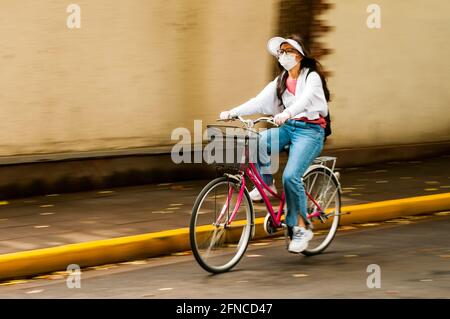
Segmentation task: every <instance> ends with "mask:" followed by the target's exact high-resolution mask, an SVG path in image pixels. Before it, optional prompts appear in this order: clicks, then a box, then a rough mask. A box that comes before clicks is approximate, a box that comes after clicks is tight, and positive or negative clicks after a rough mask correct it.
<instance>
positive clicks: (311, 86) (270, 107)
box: [231, 68, 328, 120]
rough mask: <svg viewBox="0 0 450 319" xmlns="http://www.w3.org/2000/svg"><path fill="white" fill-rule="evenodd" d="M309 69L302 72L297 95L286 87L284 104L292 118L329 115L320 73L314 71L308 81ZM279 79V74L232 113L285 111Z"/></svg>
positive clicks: (315, 117)
mask: <svg viewBox="0 0 450 319" xmlns="http://www.w3.org/2000/svg"><path fill="white" fill-rule="evenodd" d="M307 71H308V69H307V68H303V69H302V71H301V72H300V75H299V77H298V79H297V86H296V89H295V95H293V94H292V93H291V92H289V91H288V90H287V89H286V90H285V91H284V93H283V94H282V95H281V98H282V100H283V104H284V105H285V106H286V108H287V109H288V110H289V111H290V113H291V114H292V118H300V117H303V116H305V117H307V118H308V119H309V120H316V119H318V118H319V115H322V116H323V117H325V116H327V115H328V104H327V101H326V99H325V94H324V92H323V88H322V81H321V79H320V76H319V74H318V73H317V72H314V71H312V72H311V73H310V74H309V75H308V80H307V81H306V74H307ZM277 79H278V76H277V77H276V78H275V79H274V80H273V81H272V82H270V83H269V84H267V86H266V87H265V88H264V89H263V90H262V91H261V92H260V93H259V94H258V95H257V96H255V97H254V98H251V99H250V100H248V101H247V102H245V103H243V104H241V105H239V106H237V107H235V108H233V109H231V114H232V115H252V114H256V113H261V114H270V115H276V114H278V113H281V112H283V107H282V106H278V104H279V103H278V102H279V101H278V97H277ZM305 82H306V83H305Z"/></svg>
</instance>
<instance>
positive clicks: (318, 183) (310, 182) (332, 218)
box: [302, 167, 341, 256]
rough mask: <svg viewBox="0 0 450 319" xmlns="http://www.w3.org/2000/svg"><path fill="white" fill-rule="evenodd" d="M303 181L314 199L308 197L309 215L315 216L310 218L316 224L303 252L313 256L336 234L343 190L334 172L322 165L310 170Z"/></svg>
mask: <svg viewBox="0 0 450 319" xmlns="http://www.w3.org/2000/svg"><path fill="white" fill-rule="evenodd" d="M303 183H304V187H305V190H306V191H307V192H308V193H309V194H310V195H311V197H312V199H313V200H314V201H313V200H311V198H309V197H308V201H307V205H308V215H312V216H314V217H311V218H310V222H311V223H312V224H313V226H314V229H313V232H314V238H313V239H312V240H310V242H309V244H308V248H307V249H306V250H304V251H303V252H302V253H303V254H304V255H306V256H312V255H317V254H320V253H321V252H323V251H324V250H325V249H326V248H327V247H328V246H329V245H330V243H331V241H332V240H333V238H334V236H335V235H336V232H337V229H338V227H339V221H340V213H341V191H340V188H339V184H338V181H337V179H336V177H335V176H334V174H333V173H332V172H331V171H330V170H328V169H324V168H321V167H317V168H314V169H313V170H311V171H310V172H308V173H307V174H306V176H305V177H304V178H303ZM314 202H315V203H314ZM316 203H317V204H318V205H319V207H320V208H321V209H319V207H318V206H317V205H316Z"/></svg>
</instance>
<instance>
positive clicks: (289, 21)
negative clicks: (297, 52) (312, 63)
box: [274, 0, 333, 76]
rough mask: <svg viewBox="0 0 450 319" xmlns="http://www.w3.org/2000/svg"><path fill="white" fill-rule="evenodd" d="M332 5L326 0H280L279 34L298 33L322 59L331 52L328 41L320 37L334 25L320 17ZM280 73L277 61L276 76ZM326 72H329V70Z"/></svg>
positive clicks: (317, 56) (275, 65)
mask: <svg viewBox="0 0 450 319" xmlns="http://www.w3.org/2000/svg"><path fill="white" fill-rule="evenodd" d="M332 6H333V5H332V4H330V3H329V2H328V1H326V0H280V2H279V19H278V35H280V36H285V35H288V34H290V33H298V34H299V35H300V36H302V38H303V39H304V41H305V45H306V46H307V47H308V49H309V50H310V52H311V54H312V55H313V56H314V57H316V58H318V59H319V60H320V58H321V57H323V56H324V55H327V54H330V53H331V50H330V49H329V48H327V46H326V43H322V42H320V37H321V36H322V35H323V34H324V33H326V32H329V31H330V30H331V29H332V27H330V26H329V25H327V23H326V21H325V20H321V19H319V18H318V17H319V16H320V15H321V14H323V13H324V11H326V10H329V9H330V8H332ZM278 73H279V69H278V67H277V64H276V62H275V63H274V74H275V76H276V75H278ZM326 73H328V74H329V72H326Z"/></svg>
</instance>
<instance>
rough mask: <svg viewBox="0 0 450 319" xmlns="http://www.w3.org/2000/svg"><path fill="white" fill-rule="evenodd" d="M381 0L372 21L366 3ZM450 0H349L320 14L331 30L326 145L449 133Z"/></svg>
mask: <svg viewBox="0 0 450 319" xmlns="http://www.w3.org/2000/svg"><path fill="white" fill-rule="evenodd" d="M371 3H377V4H378V5H380V7H381V17H382V21H381V23H382V24H381V29H369V28H368V27H367V25H366V19H367V17H368V16H369V13H366V9H367V6H368V5H369V4H371ZM449 12H450V2H449V1H447V0H432V1H424V0H409V1H392V0H377V1H374V2H372V1H363V0H346V1H334V8H333V9H331V10H329V11H328V12H326V14H325V15H324V16H323V17H322V18H323V19H325V20H326V23H327V24H328V25H331V26H333V27H334V30H333V31H331V32H330V33H328V34H327V35H326V36H325V37H323V38H322V39H321V41H322V42H323V43H324V44H325V45H326V47H328V48H331V49H333V50H334V52H333V54H332V55H329V56H328V57H327V58H326V59H324V61H323V64H324V65H325V66H326V67H327V68H328V69H330V70H331V71H332V72H333V76H332V77H331V78H330V81H329V82H330V87H331V89H332V91H333V97H334V102H333V103H332V104H330V109H331V112H332V116H333V129H334V133H333V136H332V137H330V140H329V141H330V144H329V145H328V146H327V147H336V146H344V147H355V146H369V145H395V144H408V143H420V142H431V141H445V140H447V141H448V140H450V90H449V83H450V62H449V59H448V57H449V56H450V41H449V39H450V20H449Z"/></svg>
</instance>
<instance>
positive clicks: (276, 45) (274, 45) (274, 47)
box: [267, 37, 305, 56]
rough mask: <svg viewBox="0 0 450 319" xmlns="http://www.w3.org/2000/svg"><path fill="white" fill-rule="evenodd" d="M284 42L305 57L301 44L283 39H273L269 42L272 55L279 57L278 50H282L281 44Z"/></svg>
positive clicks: (268, 47) (268, 46) (268, 45)
mask: <svg viewBox="0 0 450 319" xmlns="http://www.w3.org/2000/svg"><path fill="white" fill-rule="evenodd" d="M284 42H287V43H289V44H290V45H292V46H293V47H294V48H295V49H297V51H298V52H300V53H301V54H302V55H303V56H305V53H304V52H303V48H302V47H301V45H300V43H298V42H297V41H295V40H292V39H285V38H282V37H273V38H272V39H270V40H269V41H267V49H268V50H269V52H270V54H272V55H274V56H277V50H278V49H279V48H280V46H281V44H283V43H284Z"/></svg>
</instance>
